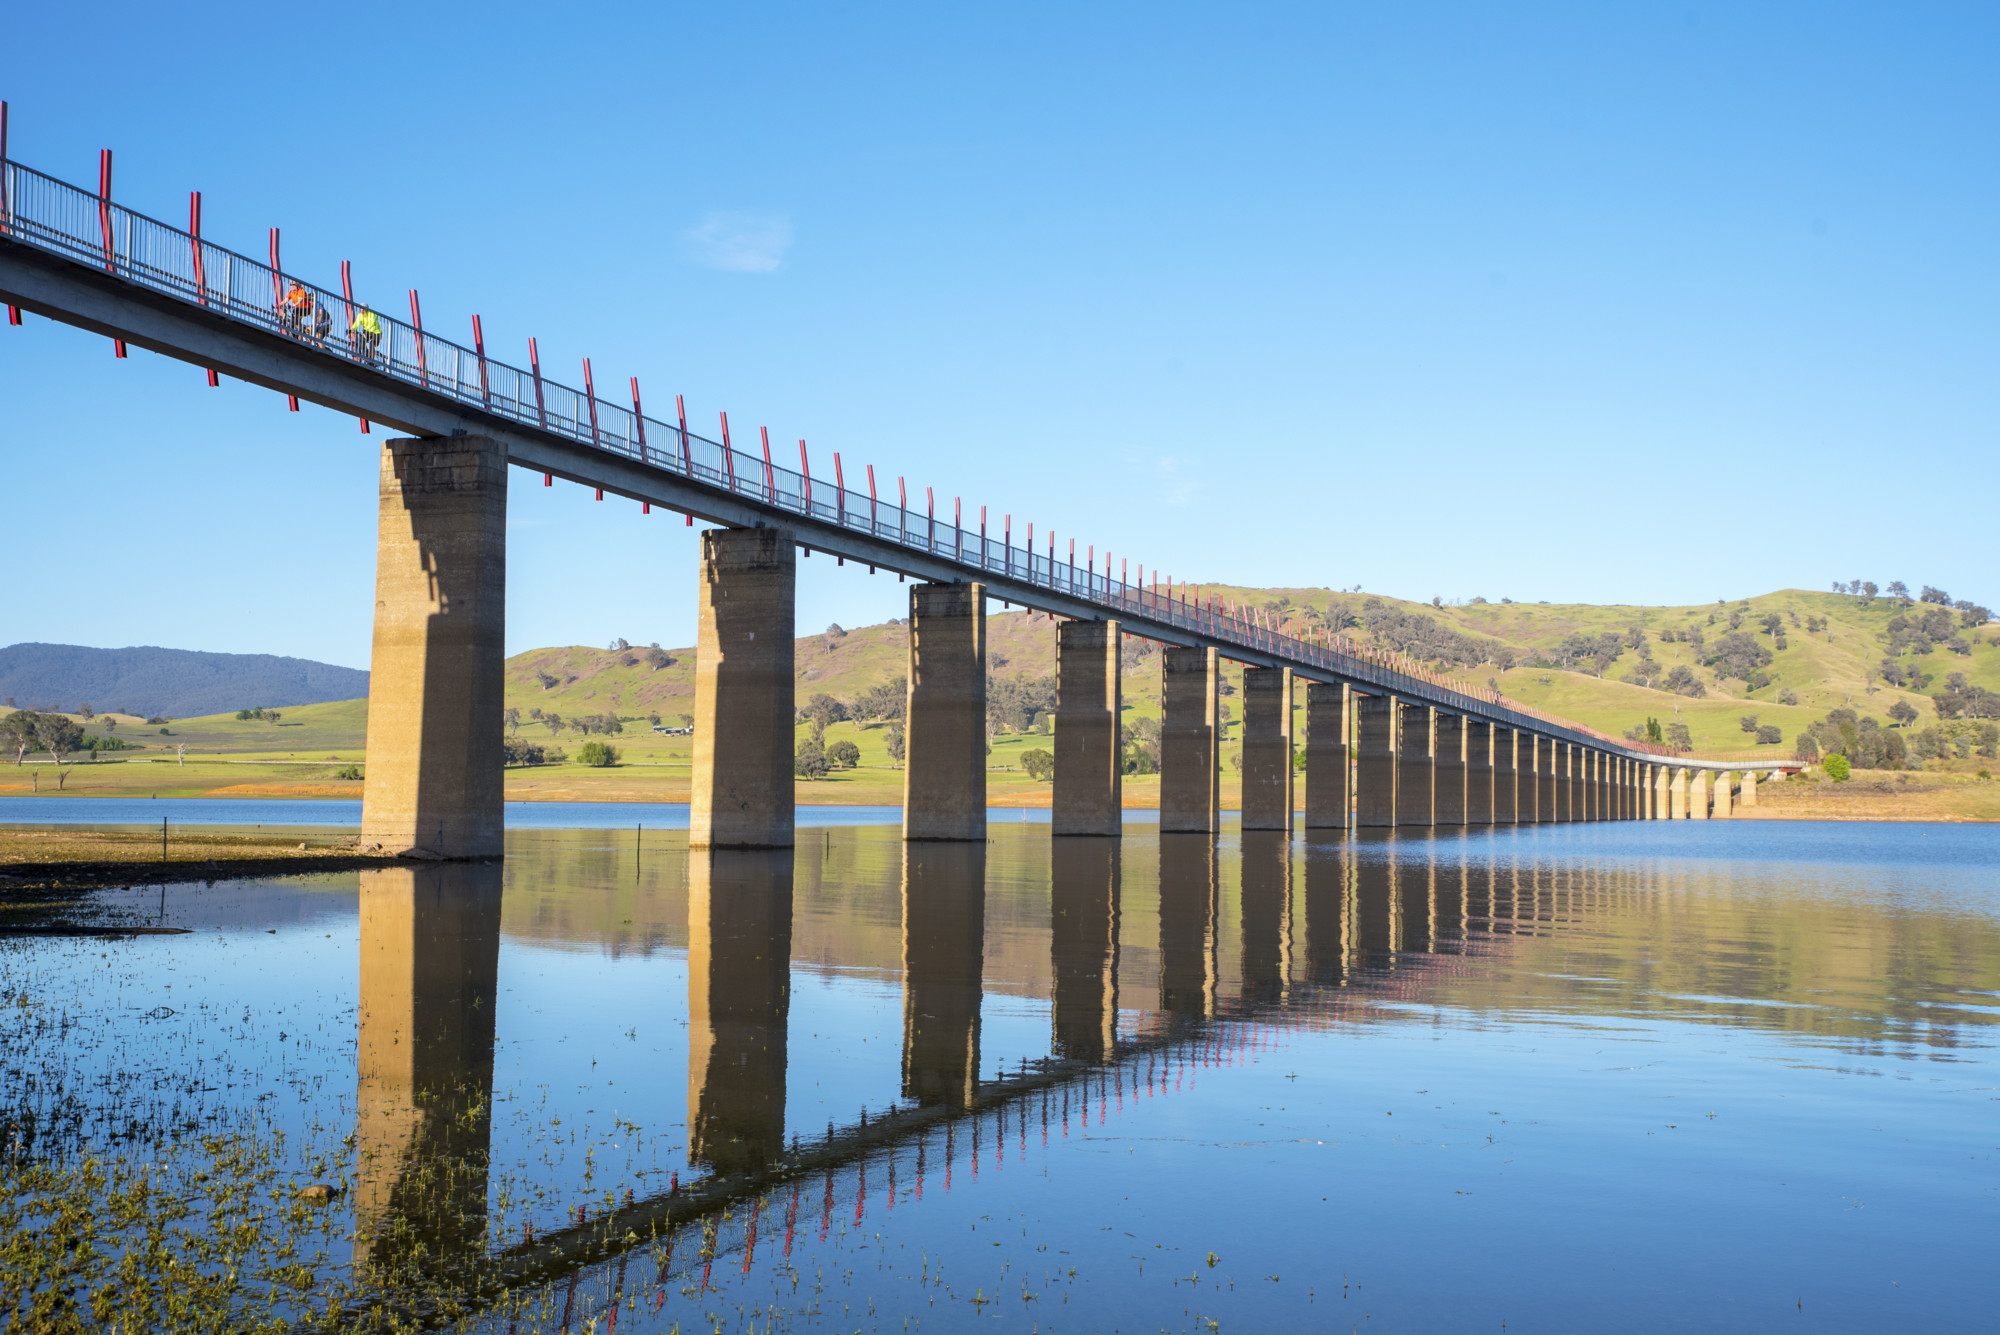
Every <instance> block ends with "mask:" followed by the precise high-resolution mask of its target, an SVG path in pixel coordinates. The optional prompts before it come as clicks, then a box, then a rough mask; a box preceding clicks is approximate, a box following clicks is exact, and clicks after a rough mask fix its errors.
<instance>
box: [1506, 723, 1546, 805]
mask: <svg viewBox="0 0 2000 1335" xmlns="http://www.w3.org/2000/svg"><path fill="white" fill-rule="evenodd" d="M1547 763H1548V762H1547V759H1546V757H1545V756H1544V754H1543V748H1542V739H1541V738H1540V737H1538V736H1536V735H1535V734H1534V733H1532V732H1525V731H1516V732H1515V734H1514V791H1515V816H1514V819H1515V823H1516V824H1520V825H1536V824H1539V823H1540V822H1541V819H1542V774H1541V767H1542V766H1543V765H1545V764H1547Z"/></svg>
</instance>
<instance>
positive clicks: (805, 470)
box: [799, 441, 813, 515]
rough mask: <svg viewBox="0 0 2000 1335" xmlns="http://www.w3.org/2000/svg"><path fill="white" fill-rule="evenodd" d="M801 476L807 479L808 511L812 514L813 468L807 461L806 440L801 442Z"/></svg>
mask: <svg viewBox="0 0 2000 1335" xmlns="http://www.w3.org/2000/svg"><path fill="white" fill-rule="evenodd" d="M799 476H800V477H802V478H804V479H805V489H806V513H807V514H808V515H810V514H811V513H812V512H813V470H812V465H811V464H809V463H807V462H806V443H805V442H804V441H800V442H799Z"/></svg>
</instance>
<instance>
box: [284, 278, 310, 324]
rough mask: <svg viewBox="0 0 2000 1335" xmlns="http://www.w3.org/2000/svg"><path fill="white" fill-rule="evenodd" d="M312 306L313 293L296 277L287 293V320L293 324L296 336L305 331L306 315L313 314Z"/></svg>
mask: <svg viewBox="0 0 2000 1335" xmlns="http://www.w3.org/2000/svg"><path fill="white" fill-rule="evenodd" d="M312 308H313V299H312V294H311V293H310V292H307V291H306V285H305V284H304V283H301V282H300V281H299V280H298V279H296V278H294V279H293V280H292V286H291V288H290V289H289V290H288V291H287V292H286V293H285V322H286V323H287V324H288V325H290V326H291V330H292V333H293V335H294V336H296V335H299V334H303V333H304V332H305V327H306V317H307V316H308V315H310V314H312Z"/></svg>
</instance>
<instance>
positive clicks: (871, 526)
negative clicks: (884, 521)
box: [868, 464, 875, 533]
mask: <svg viewBox="0 0 2000 1335" xmlns="http://www.w3.org/2000/svg"><path fill="white" fill-rule="evenodd" d="M868 531H869V532H870V533H873V532H874V531H875V465H874V464H869V465H868Z"/></svg>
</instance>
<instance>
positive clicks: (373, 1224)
mask: <svg viewBox="0 0 2000 1335" xmlns="http://www.w3.org/2000/svg"><path fill="white" fill-rule="evenodd" d="M500 897H501V869H500V867H499V865H498V864H491V863H489V864H444V865H439V866H427V867H408V868H405V867H394V868H389V869H386V870H382V871H365V872H362V873H361V889H360V929H361V930H360V975H361V978H360V982H361V1006H360V1018H359V1022H358V1035H357V1037H358V1048H357V1055H356V1076H357V1079H356V1088H355V1105H356V1111H355V1125H354V1134H355V1141H356V1151H357V1154H356V1158H357V1163H358V1168H359V1171H358V1174H357V1181H356V1183H355V1207H354V1213H355V1224H356V1228H355V1255H356V1259H357V1260H364V1261H371V1262H375V1263H377V1264H386V1263H391V1262H395V1261H398V1260H405V1259H408V1260H416V1261H419V1262H420V1263H423V1264H426V1265H436V1264H440V1263H443V1262H445V1261H448V1260H449V1259H451V1258H452V1257H453V1256H455V1255H459V1254H463V1253H465V1252H467V1251H470V1250H472V1249H475V1248H477V1246H478V1245H479V1243H480V1241H481V1238H482V1235H483V1234H484V1232H485V1228H486V1183H487V1156H488V1150H489V1147H490V1140H491V1135H492V1130H491V1109H492V1094H493V1029H494V1001H495V993H496V984H497V979H498V974H499V960H500Z"/></svg>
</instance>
